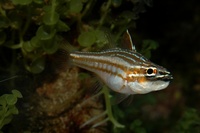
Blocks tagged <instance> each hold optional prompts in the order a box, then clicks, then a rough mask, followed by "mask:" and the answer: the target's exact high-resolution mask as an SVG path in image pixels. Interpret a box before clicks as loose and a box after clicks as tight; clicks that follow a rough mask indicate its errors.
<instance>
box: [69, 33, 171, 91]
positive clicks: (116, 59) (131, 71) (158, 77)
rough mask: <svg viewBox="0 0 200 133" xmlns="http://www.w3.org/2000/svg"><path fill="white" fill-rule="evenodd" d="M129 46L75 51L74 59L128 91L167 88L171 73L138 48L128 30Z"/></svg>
mask: <svg viewBox="0 0 200 133" xmlns="http://www.w3.org/2000/svg"><path fill="white" fill-rule="evenodd" d="M126 42H129V44H128V45H127V46H128V47H127V48H119V47H115V48H109V49H106V50H102V51H99V52H83V51H74V52H71V53H69V59H70V62H71V63H72V64H73V65H75V66H77V67H80V68H83V69H86V70H88V71H90V72H93V73H94V74H95V75H97V77H99V78H100V79H101V81H103V83H104V84H105V85H106V86H108V87H109V88H110V89H111V90H113V91H115V92H117V93H120V94H124V95H132V94H146V93H149V92H152V91H158V90H162V89H165V88H166V87H167V86H168V85H169V84H170V81H171V80H172V79H173V77H172V75H171V73H170V72H169V71H168V70H167V69H166V68H164V67H162V66H159V65H157V64H155V63H153V62H151V61H150V60H149V59H147V58H146V57H144V56H143V55H142V54H140V53H139V52H137V51H136V48H135V46H134V45H133V42H132V38H131V36H130V34H129V32H128V30H127V31H126Z"/></svg>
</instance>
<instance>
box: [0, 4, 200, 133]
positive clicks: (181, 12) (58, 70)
mask: <svg viewBox="0 0 200 133" xmlns="http://www.w3.org/2000/svg"><path fill="white" fill-rule="evenodd" d="M177 7H179V8H178V9H177ZM199 9H200V4H199V2H198V1H197V0H191V1H190V2H187V1H184V2H182V3H180V2H178V1H173V0H169V1H163V2H160V1H157V0H154V1H152V0H1V1H0V60H1V63H0V131H1V132H19V133H20V132H44V133H47V132H48V133H49V132H58V133H77V132H80V133H81V132H85V133H88V132H95V133H105V132H113V133H151V132H152V133H156V132H158V133H194V132H195V133H198V132H200V113H199V110H200V106H199V102H198V101H200V79H199V77H200V76H199V75H200V70H199V65H200V52H199V50H200V39H199V34H200V27H199V22H200V14H199V13H200V11H199ZM127 29H129V32H130V34H131V35H132V38H133V43H134V44H135V45H136V49H137V51H139V52H140V53H142V55H144V56H145V57H147V58H150V59H151V60H152V61H154V62H156V63H158V64H160V65H162V66H165V67H166V68H168V69H169V70H170V71H171V72H172V74H173V77H174V80H173V81H172V83H171V84H170V85H169V87H168V88H166V89H165V90H162V91H159V92H153V93H149V94H144V95H134V97H133V99H132V101H131V102H130V101H129V99H127V100H125V101H124V102H122V103H120V104H112V100H113V98H115V97H117V96H116V94H115V93H113V92H110V91H109V89H108V88H107V87H106V86H102V88H101V89H100V90H99V91H96V92H94V91H95V90H94V88H96V89H97V90H98V88H99V87H98V86H99V85H98V84H96V78H95V77H94V76H93V75H92V74H91V73H90V72H88V71H86V70H83V69H80V68H78V67H74V66H67V65H68V64H67V63H68V62H67V60H66V62H65V63H63V62H60V58H65V57H60V55H59V56H57V51H58V50H59V48H60V46H61V45H62V44H70V45H71V46H73V47H74V48H75V49H77V50H80V51H100V50H102V49H105V47H107V45H108V44H109V43H113V44H115V45H116V46H119V47H123V43H122V42H123V38H122V37H123V34H124V33H125V32H126V30H127ZM63 56H64V54H63ZM58 57H59V58H58ZM62 61H63V60H62ZM10 77H11V78H10ZM12 77H14V78H12ZM9 78H10V79H9ZM5 79H8V80H5Z"/></svg>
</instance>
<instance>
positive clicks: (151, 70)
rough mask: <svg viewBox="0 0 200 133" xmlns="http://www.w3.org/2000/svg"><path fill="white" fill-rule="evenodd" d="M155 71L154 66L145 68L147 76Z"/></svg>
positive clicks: (152, 74)
mask: <svg viewBox="0 0 200 133" xmlns="http://www.w3.org/2000/svg"><path fill="white" fill-rule="evenodd" d="M155 73H156V69H155V68H152V67H150V68H148V69H147V70H146V74H147V76H154V75H155Z"/></svg>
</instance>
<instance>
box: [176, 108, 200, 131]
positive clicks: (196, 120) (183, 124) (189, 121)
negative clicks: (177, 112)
mask: <svg viewBox="0 0 200 133" xmlns="http://www.w3.org/2000/svg"><path fill="white" fill-rule="evenodd" d="M199 128H200V115H199V113H198V112H197V110H196V109H194V108H189V109H186V110H185V111H184V113H183V115H182V117H181V118H180V120H179V121H178V122H177V123H176V126H175V130H174V132H178V133H192V132H194V133H197V132H199Z"/></svg>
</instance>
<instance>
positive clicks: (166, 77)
mask: <svg viewBox="0 0 200 133" xmlns="http://www.w3.org/2000/svg"><path fill="white" fill-rule="evenodd" d="M172 79H173V76H172V75H171V74H168V75H164V76H163V77H162V78H160V80H163V81H171V80H172Z"/></svg>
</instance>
